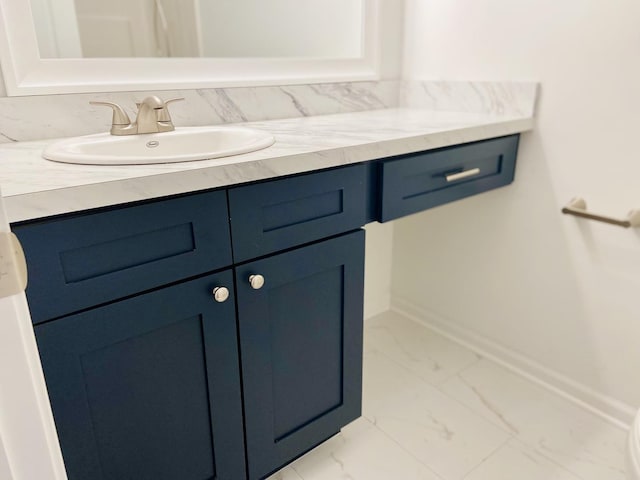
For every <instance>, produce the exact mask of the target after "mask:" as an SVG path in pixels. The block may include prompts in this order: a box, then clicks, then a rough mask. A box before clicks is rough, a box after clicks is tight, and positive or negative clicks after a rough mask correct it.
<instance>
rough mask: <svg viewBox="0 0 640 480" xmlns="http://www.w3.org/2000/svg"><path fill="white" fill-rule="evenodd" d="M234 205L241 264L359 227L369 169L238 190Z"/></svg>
mask: <svg viewBox="0 0 640 480" xmlns="http://www.w3.org/2000/svg"><path fill="white" fill-rule="evenodd" d="M229 209H230V212H231V232H232V237H233V255H234V258H235V261H236V262H242V261H245V260H249V259H251V258H255V257H259V256H261V255H265V254H267V253H271V252H275V251H278V250H283V249H286V248H289V247H293V246H295V245H301V244H303V243H307V242H311V241H314V240H318V239H320V238H323V237H328V236H330V235H335V234H338V233H342V232H346V231H348V230H353V229H355V228H359V227H360V226H362V225H364V224H365V221H366V167H365V165H363V164H360V165H354V166H350V167H345V168H340V169H336V170H329V171H324V172H319V173H313V174H309V175H302V176H298V177H292V178H286V179H283V180H275V181H270V182H266V183H259V184H255V185H248V186H245V187H238V188H234V189H232V190H230V191H229Z"/></svg>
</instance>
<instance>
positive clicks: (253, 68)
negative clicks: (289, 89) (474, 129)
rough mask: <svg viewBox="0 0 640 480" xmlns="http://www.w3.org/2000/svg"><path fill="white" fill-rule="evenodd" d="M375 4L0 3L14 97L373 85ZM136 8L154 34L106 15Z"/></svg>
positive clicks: (2, 47) (0, 38) (0, 54)
mask: <svg viewBox="0 0 640 480" xmlns="http://www.w3.org/2000/svg"><path fill="white" fill-rule="evenodd" d="M379 1H380V0H323V1H322V2H318V0H219V1H217V2H211V1H210V0H135V1H133V0H117V1H115V0H114V1H110V2H104V1H100V0H31V4H30V2H29V1H23V0H0V27H1V28H0V62H1V66H2V71H3V74H4V79H5V84H6V90H7V94H8V95H10V96H13V95H40V94H54V93H86V92H108V91H130V90H152V89H182V88H212V87H232V86H250V85H284V84H296V83H317V82H339V81H357V80H374V79H376V78H377V69H378V51H379V48H378V44H379V41H380V39H379V36H378V34H377V31H378V8H379V7H378V2H379ZM82 2H89V3H91V4H94V5H93V6H92V7H91V8H94V7H95V8H94V10H96V9H97V10H100V9H101V8H102V10H101V11H102V12H103V16H104V17H105V18H107V19H108V20H107V21H106V22H103V21H102V20H100V16H94V17H92V18H93V20H92V21H91V22H88V23H87V24H86V25H84V26H82V22H81V21H76V19H78V18H81V17H82V15H84V13H83V12H85V13H86V5H84V6H81V3H82ZM145 2H147V3H145ZM148 2H150V4H148ZM133 4H135V5H138V6H139V5H145V8H148V7H149V6H151V17H150V23H149V25H147V27H148V28H147V27H144V26H142V24H141V23H140V22H142V20H140V19H142V18H145V17H144V11H146V10H144V9H143V10H144V11H143V10H141V11H139V12H138V13H136V14H135V15H139V16H138V17H135V15H133V14H132V15H133V16H132V17H131V18H129V19H128V20H126V19H125V20H124V21H121V20H122V18H123V16H122V15H121V16H118V15H116V14H115V13H114V12H111V14H109V12H107V10H105V9H107V8H110V6H113V5H125V6H126V5H133ZM177 4H179V5H180V8H176V5H177ZM96 5H97V6H96ZM320 5H321V7H322V9H321V10H318V8H319V6H320ZM269 6H270V7H269ZM187 7H189V8H187ZM214 7H215V8H216V11H215V12H214V11H213V10H212V9H213V8H214ZM158 8H160V10H158ZM69 12H72V13H73V14H69ZM105 12H106V13H105ZM141 12H142V13H141ZM267 12H270V15H267ZM140 15H142V16H140ZM232 17H233V18H232ZM114 18H115V19H116V20H114ZM135 18H137V19H138V20H135ZM101 22H102V23H101ZM109 22H111V23H109ZM189 22H191V24H190V26H188V27H185V28H179V27H178V26H176V25H177V24H178V23H181V24H182V25H186V24H187V23H189ZM279 22H281V23H279ZM128 25H136V26H137V28H133V29H131V28H129V26H128ZM170 25H172V26H171V27H170ZM234 27H236V28H234ZM171 28H173V31H169V30H170V29H171ZM136 29H137V30H139V31H146V33H145V35H146V37H145V38H143V39H142V40H139V39H138V40H136V39H134V38H133V36H132V34H131V33H132V32H133V31H135V30H136ZM87 32H98V33H99V35H97V36H93V37H92V38H89V39H88V40H87V38H85V37H87V36H89V37H91V35H88V34H87ZM123 39H124V40H123ZM39 40H40V41H39ZM196 53H197V54H198V55H202V56H203V57H205V58H197V57H196ZM117 55H119V56H122V57H136V58H113V57H115V56H117ZM87 56H90V57H94V58H81V57H87ZM162 56H172V57H179V58H153V57H162ZM96 57H109V58H96ZM140 57H143V58H140Z"/></svg>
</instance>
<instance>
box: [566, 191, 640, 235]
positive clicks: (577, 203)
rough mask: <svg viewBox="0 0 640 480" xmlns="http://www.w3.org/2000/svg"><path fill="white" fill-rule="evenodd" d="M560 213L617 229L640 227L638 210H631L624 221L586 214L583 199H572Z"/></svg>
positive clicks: (585, 205)
mask: <svg viewBox="0 0 640 480" xmlns="http://www.w3.org/2000/svg"><path fill="white" fill-rule="evenodd" d="M562 213H566V214H569V215H575V216H576V217H581V218H587V219H589V220H596V221H597V222H604V223H609V224H611V225H618V226H619V227H624V228H629V227H640V210H631V211H630V212H629V214H628V215H627V218H625V219H624V220H619V219H617V218H611V217H605V216H603V215H596V214H594V213H589V212H587V202H585V201H584V199H583V198H579V197H577V198H574V199H572V200H571V201H570V202H569V204H568V205H567V206H566V207H564V208H563V209H562Z"/></svg>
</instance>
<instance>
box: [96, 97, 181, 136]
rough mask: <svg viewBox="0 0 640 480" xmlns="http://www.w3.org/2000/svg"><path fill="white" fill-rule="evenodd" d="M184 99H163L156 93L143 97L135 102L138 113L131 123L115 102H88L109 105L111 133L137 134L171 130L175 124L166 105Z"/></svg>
mask: <svg viewBox="0 0 640 480" xmlns="http://www.w3.org/2000/svg"><path fill="white" fill-rule="evenodd" d="M179 100H184V98H172V99H171V100H167V101H163V100H162V99H161V98H160V97H158V96H156V95H151V96H150V97H147V98H145V99H144V100H142V102H140V103H136V105H137V107H138V114H137V115H136V120H135V121H134V122H133V123H131V119H130V118H129V115H127V114H126V112H125V111H124V109H123V108H122V107H121V106H120V105H118V104H117V103H112V102H89V103H90V104H91V105H100V106H105V107H110V108H111V109H112V110H113V119H112V122H111V135H138V134H141V133H159V132H171V131H173V130H175V126H174V125H173V122H172V121H171V116H170V115H169V109H168V107H167V106H168V105H169V104H170V103H171V102H177V101H179Z"/></svg>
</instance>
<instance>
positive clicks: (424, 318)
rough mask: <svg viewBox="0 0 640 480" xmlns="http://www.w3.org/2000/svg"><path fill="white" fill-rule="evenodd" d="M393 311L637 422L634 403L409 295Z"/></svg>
mask: <svg viewBox="0 0 640 480" xmlns="http://www.w3.org/2000/svg"><path fill="white" fill-rule="evenodd" d="M391 310H394V311H396V312H398V313H400V314H402V315H404V316H406V317H408V318H410V319H412V320H414V321H416V322H418V323H420V324H422V325H424V326H426V327H427V328H430V329H431V330H433V331H435V332H437V333H439V334H440V335H442V336H444V337H446V338H448V339H450V340H452V341H454V342H456V343H458V344H460V345H463V346H465V347H467V348H469V349H471V350H473V351H474V352H476V353H478V354H479V355H481V356H483V357H485V358H488V359H490V360H492V361H494V362H496V363H498V364H500V365H502V366H503V367H505V368H507V369H509V370H511V371H512V372H514V373H516V374H518V375H521V376H523V377H525V378H527V379H528V380H530V381H532V382H534V383H536V384H538V385H540V386H542V387H544V388H546V389H548V390H550V391H552V392H554V393H556V394H558V395H560V396H562V397H564V398H566V399H567V400H569V401H571V402H573V403H575V404H577V405H579V406H580V407H582V408H584V409H586V410H589V411H590V412H592V413H594V414H596V415H598V416H599V417H601V418H603V419H605V420H606V421H608V422H610V423H611V424H613V425H615V426H617V427H620V428H622V429H625V430H628V429H629V426H630V425H631V423H632V422H633V417H634V415H635V414H636V412H635V410H634V409H633V408H632V407H631V406H629V405H627V404H625V403H622V402H620V401H618V400H616V399H614V398H612V397H609V396H607V395H604V394H602V393H600V392H597V391H595V390H593V389H591V388H589V387H587V386H586V385H583V384H581V383H578V382H576V381H575V380H572V379H571V378H569V377H567V376H566V375H563V374H561V373H559V372H556V371H554V370H552V369H550V368H548V367H546V366H543V365H541V364H539V363H537V362H535V361H533V360H531V359H530V358H527V357H525V356H524V355H521V354H519V353H517V352H515V351H513V350H510V349H509V348H506V347H504V346H502V345H500V344H498V343H496V342H494V341H492V340H490V339H488V338H486V337H484V336H482V335H479V334H477V333H476V332H473V331H471V330H469V329H467V328H465V327H461V326H460V325H454V324H453V322H447V321H445V319H443V318H442V317H441V316H439V315H437V314H435V313H434V312H430V311H428V310H426V309H424V308H421V307H419V306H417V305H416V304H415V303H413V302H411V301H409V300H407V299H406V298H403V297H401V296H399V295H395V294H392V296H391Z"/></svg>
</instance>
